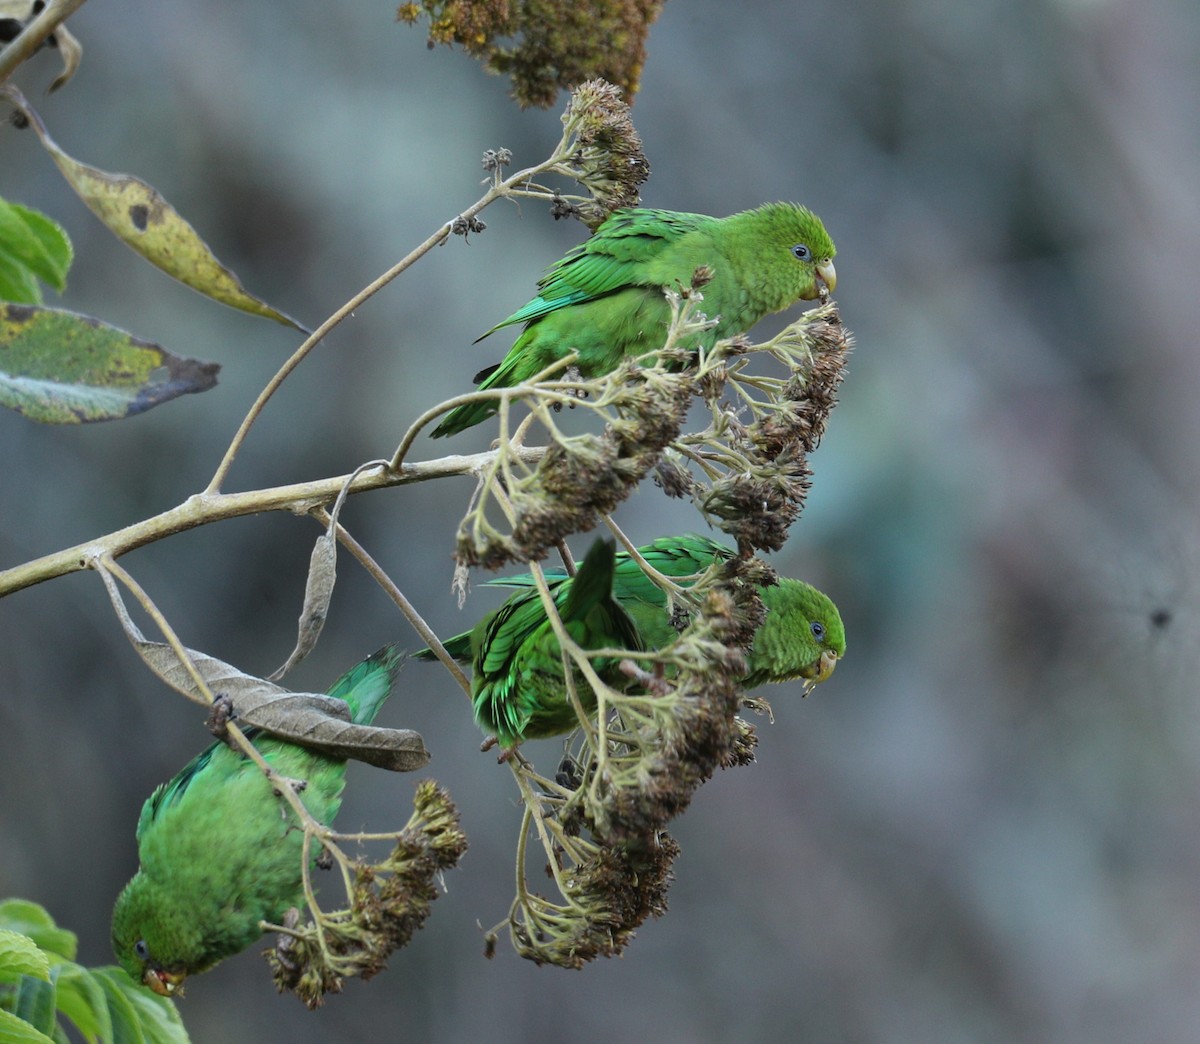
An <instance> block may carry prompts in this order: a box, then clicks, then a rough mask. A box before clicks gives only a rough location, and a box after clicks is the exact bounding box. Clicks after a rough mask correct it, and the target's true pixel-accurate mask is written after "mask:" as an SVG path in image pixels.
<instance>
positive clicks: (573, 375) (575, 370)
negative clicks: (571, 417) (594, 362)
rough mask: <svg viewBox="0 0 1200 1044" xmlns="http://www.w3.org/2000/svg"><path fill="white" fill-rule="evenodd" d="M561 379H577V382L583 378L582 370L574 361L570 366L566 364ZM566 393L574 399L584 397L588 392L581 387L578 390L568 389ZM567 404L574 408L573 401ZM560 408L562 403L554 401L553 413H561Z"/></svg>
mask: <svg viewBox="0 0 1200 1044" xmlns="http://www.w3.org/2000/svg"><path fill="white" fill-rule="evenodd" d="M563 380H564V381H577V382H578V381H582V380H583V371H582V370H581V369H580V368H579V367H578V366H576V365H575V364H574V363H572V364H571V365H570V366H568V367H567V368H566V369H565V370H564V371H563ZM567 394H568V395H570V396H571V397H572V398H575V399H586V398H587V397H588V393H587V392H586V391H585V390H584V389H582V388H580V389H578V390H574V391H568V392H567ZM567 405H568V406H569V408H570V409H572V410H573V409H575V403H573V402H572V403H568V404H567ZM562 408H563V404H562V403H561V402H556V403H555V404H554V412H555V413H561V412H562Z"/></svg>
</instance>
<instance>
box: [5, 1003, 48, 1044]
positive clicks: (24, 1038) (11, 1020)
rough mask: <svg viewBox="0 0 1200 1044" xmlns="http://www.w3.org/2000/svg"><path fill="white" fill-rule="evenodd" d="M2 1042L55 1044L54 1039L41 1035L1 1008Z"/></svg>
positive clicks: (10, 1043) (7, 1043) (23, 1021)
mask: <svg viewBox="0 0 1200 1044" xmlns="http://www.w3.org/2000/svg"><path fill="white" fill-rule="evenodd" d="M0 1040H2V1041H4V1044H54V1038H53V1037H47V1036H46V1034H44V1033H39V1032H38V1031H37V1030H35V1029H34V1028H33V1027H32V1026H31V1025H29V1023H28V1022H26V1021H25V1020H24V1019H19V1018H17V1016H16V1015H14V1014H13V1013H12V1012H11V1011H4V1010H3V1009H2V1008H0Z"/></svg>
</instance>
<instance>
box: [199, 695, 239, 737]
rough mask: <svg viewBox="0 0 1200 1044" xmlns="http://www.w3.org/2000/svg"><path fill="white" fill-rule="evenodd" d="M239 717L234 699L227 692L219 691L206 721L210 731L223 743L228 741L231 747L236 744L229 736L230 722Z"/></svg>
mask: <svg viewBox="0 0 1200 1044" xmlns="http://www.w3.org/2000/svg"><path fill="white" fill-rule="evenodd" d="M236 717H237V714H236V713H235V711H234V709H233V700H232V699H231V698H230V697H229V695H228V694H227V693H224V692H220V693H217V696H216V698H215V699H214V700H213V703H212V712H211V713H210V714H209V716H208V720H207V721H205V723H204V724H205V726H206V727H207V728H208V731H209V732H211V733H212V734H213V735H214V736H216V737H217V739H219V740H220V741H221V742H222V743H228V744H229V745H230V746H231V747H233V746H234V743H233V741H232V740H231V739H230V738H229V723H230V722H231V721H233V719H234V718H236Z"/></svg>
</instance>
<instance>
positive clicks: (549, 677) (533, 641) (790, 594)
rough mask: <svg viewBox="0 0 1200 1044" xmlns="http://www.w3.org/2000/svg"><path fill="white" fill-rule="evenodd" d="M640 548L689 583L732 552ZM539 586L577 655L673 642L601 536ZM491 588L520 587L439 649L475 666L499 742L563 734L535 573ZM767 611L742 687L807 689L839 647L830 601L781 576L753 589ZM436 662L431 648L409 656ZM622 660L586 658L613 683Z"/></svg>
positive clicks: (705, 544) (659, 544)
mask: <svg viewBox="0 0 1200 1044" xmlns="http://www.w3.org/2000/svg"><path fill="white" fill-rule="evenodd" d="M638 553H639V554H640V555H641V556H642V557H643V558H644V559H645V560H646V561H647V562H648V563H649V564H650V565H651V566H653V567H654V568H655V569H656V570H658V571H659V572H660V573H662V574H663V575H664V576H667V577H670V578H671V579H674V580H676V581H677V582H679V583H681V585H682V586H685V587H687V586H690V585H691V582H694V580H695V579H696V577H697V575H698V574H700V573H703V572H704V571H705V570H706V569H708V567H709V566H711V565H712V564H713V563H714V562H719V561H721V560H724V559H729V558H733V557H734V554H735V552H734V551H732V550H731V549H729V548H727V547H725V546H724V545H723V544H719V543H717V542H716V541H715V540H710V539H708V538H707V537H702V536H695V535H686V536H674V537H660V538H659V539H658V540H655V541H654V542H653V543H651V544H647V545H646V546H645V547H641V548H638ZM545 576H546V581H547V584H548V586H549V588H550V592H551V594H552V596H553V598H554V604H555V606H556V607H557V608H558V612H559V615H560V616H561V618H562V622H563V626H564V627H565V628H566V631H567V633H568V635H570V637H571V639H572V640H573V641H574V642H575V643H576V644H577V645H579V646H580V647H581V648H583V649H585V650H599V649H607V648H611V649H625V650H632V651H641V650H657V649H661V648H663V647H665V646H666V645H668V644H670V643H671V642H672V641H674V640H675V638H676V637H678V633H679V632H678V631H677V630H676V629H675V627H673V626H672V622H671V615H670V612H669V610H668V599H667V595H666V592H664V591H663V589H662V588H661V587H659V586H658V585H657V584H655V583H654V582H653V581H652V580H651V579H650V578H649V577H648V576H647V575H646V574H645V573H644V572H643V571H642V569H641V567H640V566H639V565H638V563H637V562H636V561H635V560H634V559H633V558H631V557H630V556H629V555H627V554H625V553H621V554H615V553H614V547H613V543H612V541H605V540H598V541H596V543H595V544H593V545H592V549H591V550H590V551H589V552H588V554H587V557H586V558H585V559H584V560H583V563H582V564H581V565H580V566H579V571H578V573H577V574H576V575H575V576H574V577H570V576H568V575H567V574H566V573H565V572H564V571H560V570H549V569H548V570H546V571H545ZM485 586H489V587H515V588H517V589H518V590H517V591H516V592H515V593H514V594H513V595H512V596H511V597H510V598H509V599H508V600H507V601H506V602H505V603H504V604H503V605H501V606H500V607H499V608H498V609H496V610H494V611H492V612H491V613H488V615H487V616H485V617H484V618H483V619H482V620H480V621H479V623H478V624H476V625H475V627H474V628H473V629H472V630H470V631H466V632H464V633H463V634H459V635H456V636H455V637H453V638H450V639H449V640H447V641H446V642H445V643H444V644H445V647H446V651H447V652H449V653H450V655H451V656H453V657H454V658H455V659H456V660H460V661H462V662H464V663H471V665H472V668H473V672H474V673H473V678H472V683H471V687H472V699H473V703H474V708H475V718H476V720H477V721H478V723H479V725H480V727H481V728H482V729H484V731H485V732H489V733H491V734H494V735H495V736H496V738H497V739H498V740H499V742H500V745H501V747H504V748H506V749H507V748H511V747H514V746H516V745H517V744H518V743H520V742H522V741H523V740H526V739H537V738H541V737H545V736H555V735H559V734H560V733H564V732H569V731H571V729H573V728H575V727H576V726H577V725H578V724H579V719H578V717H577V716H576V713H575V710H574V707H573V706H572V704H571V701H570V699H569V696H568V694H567V690H566V684H565V682H564V677H563V667H562V658H561V654H560V646H559V643H558V640H557V639H556V637H555V636H554V631H553V627H552V625H551V623H550V620H549V618H548V616H547V614H546V608H545V605H544V603H543V602H542V599H541V597H540V596H539V594H538V591H537V587H536V583H535V581H534V579H533V577H532V576H528V575H526V576H514V577H503V578H500V579H497V580H491V581H488V583H487V584H486V585H485ZM759 594H760V595H761V597H762V600H763V604H764V606H765V608H766V610H767V615H766V619H765V620H764V622H763V624H762V626H760V627H759V629H758V631H757V633H756V634H755V637H754V643H753V645H752V646H751V648H750V650H749V652H748V653H747V657H746V665H747V666H746V673H745V675H744V676H743V678H742V685H743V686H744V687H745V688H747V689H750V688H754V687H756V686H758V685H763V684H765V683H768V682H784V681H790V680H792V679H795V678H803V679H805V681H806V682H808V683H809V685H808V687H809V688H811V687H812V686H813V685H816V684H818V683H820V682H823V681H825V680H826V679H827V678H829V676H830V675H831V674H833V671H834V668H836V667H837V664H838V660H839V659H840V658H841V657H842V656H843V655H844V654H845V652H846V632H845V628H844V627H843V625H842V618H841V615H840V614H839V613H838V610H837V606H835V605H834V604H833V602H832V601H830V599H829V598H828V597H827V596H826V595H824V594H822V593H821V592H820V591H818V590H817V589H816V588H815V587H813V586H812V585H811V584H806V583H804V582H803V581H802V580H791V579H788V578H786V577H780V578H779V582H778V583H777V584H774V585H772V586H767V587H763V588H761V590H760V592H759ZM416 655H417V656H419V657H420V658H422V659H432V658H433V654H432V653H431V652H430V651H429V650H423V651H422V652H420V653H417V654H416ZM619 663H620V657H619V656H614V657H610V658H608V657H606V658H602V659H597V660H594V661H593V667H595V669H596V672H597V673H598V674H599V675H600V677H601V679H602V680H603V681H605V682H606V683H607V684H610V685H612V686H613V687H614V688H621V687H623V686H625V685H627V684H629V679H628V678H624V677H623V676H622V675H621V674H620V670H619ZM575 688H576V692H577V695H578V696H579V700H580V703H581V704H582V706H583V708H584V710H585V711H587V712H593V711H594V710H595V708H596V696H595V693H594V692H593V691H592V689H591V687H590V686H589V685H588V684H587V683H586V682H585V681H583V680H582V679H580V678H578V677H576V679H575Z"/></svg>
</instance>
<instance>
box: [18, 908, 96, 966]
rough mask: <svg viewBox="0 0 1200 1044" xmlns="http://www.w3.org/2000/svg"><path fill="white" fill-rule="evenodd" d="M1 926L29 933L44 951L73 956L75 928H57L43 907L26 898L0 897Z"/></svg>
mask: <svg viewBox="0 0 1200 1044" xmlns="http://www.w3.org/2000/svg"><path fill="white" fill-rule="evenodd" d="M0 928H7V929H8V930H9V931H13V932H18V933H20V934H21V935H28V936H29V938H30V939H32V940H33V941H34V942H35V943H37V945H38V946H39V947H40V948H41V949H43V950H45V951H46V952H47V953H50V954H54V955H55V956H58V957H65V958H66V959H67V960H68V961H73V960H74V959H75V951H76V950H77V949H78V946H79V943H78V940H77V939H76V938H75V933H74V932H69V931H67V929H66V928H59V927H58V925H56V924H55V923H54V918H53V917H51V916H50V915H49V914H48V913H47V912H46V909H45V907H42V906H39V905H38V904H37V903H31V902H29V900H27V899H5V900H3V901H0Z"/></svg>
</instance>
